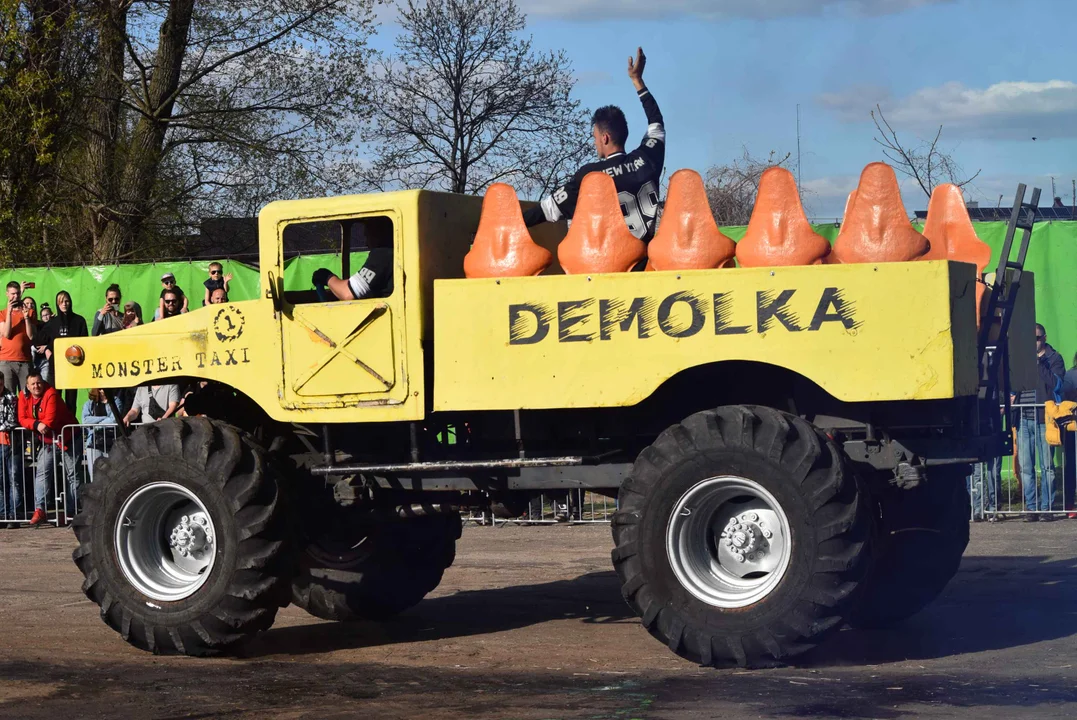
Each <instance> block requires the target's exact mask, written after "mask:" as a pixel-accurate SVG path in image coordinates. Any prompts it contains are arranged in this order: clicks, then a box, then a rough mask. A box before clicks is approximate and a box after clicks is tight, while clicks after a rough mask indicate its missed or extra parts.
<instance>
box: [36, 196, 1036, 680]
mask: <svg viewBox="0 0 1077 720" xmlns="http://www.w3.org/2000/svg"><path fill="white" fill-rule="evenodd" d="M1019 192H1020V193H1021V195H1019V197H1018V200H1017V203H1016V204H1015V211H1014V216H1013V220H1012V221H1011V227H1010V232H1009V234H1008V235H1007V238H1008V239H1007V249H1006V253H1005V254H1004V256H1003V260H1002V263H1001V264H1000V272H999V273H998V277H999V278H1001V280H1000V282H998V283H996V284H995V286H994V288H993V291H992V292H989V293H988V296H987V297H986V298H985V300H984V302H985V303H989V305H988V307H989V309H988V313H987V314H986V315H985V317H987V318H990V320H989V321H986V322H984V323H983V325H984V330H983V331H982V332H980V333H978V331H977V325H978V323H977V310H976V301H975V295H976V293H975V287H976V283H977V281H978V278H977V277H976V271H975V268H974V267H973V266H971V265H967V264H963V263H955V262H948V261H934V262H909V263H883V264H861V265H816V266H805V267H776V268H755V269H750V268H739V269H726V270H691V271H689V270H685V271H676V272H674V271H670V272H647V273H616V274H596V275H544V276H537V277H515V278H502V279H465V278H464V277H463V269H462V268H463V258H464V255H465V254H466V253H467V252H468V248H469V245H470V243H471V239H472V237H473V236H474V233H475V230H476V227H477V225H478V219H479V214H480V209H481V202H482V201H481V198H476V197H466V196H460V195H450V194H442V193H435V192H426V191H407V192H396V193H388V194H372V195H359V196H351V197H336V198H328V199H313V200H297V201H286V202H276V203H273V204H270V205H269V206H267V207H266V208H264V209H263V211H262V212H261V214H260V216H259V235H260V258H259V268H260V274H261V295H260V296H259V297H258V299H254V300H248V301H243V302H231V303H227V304H224V305H211V306H208V307H204V308H200V309H197V310H194V311H192V312H190V313H189V314H186V315H181V316H179V317H175V318H170V319H168V320H165V321H161V322H155V323H152V324H149V325H144V326H141V327H138V328H135V329H133V330H127V331H124V332H120V333H115V334H111V335H108V336H106V337H97V338H76V339H58V340H57V347H56V352H57V354H58V356H60V357H64V358H66V360H65V361H60V362H59V367H58V372H57V377H58V385H59V386H61V387H65V388H91V387H104V388H108V389H110V390H112V391H116V390H118V389H122V388H132V387H135V386H139V385H147V384H151V385H152V384H159V383H179V382H184V383H191V382H195V381H199V380H203V381H209V384H208V385H205V386H204V387H201V386H200V385H197V384H196V387H198V388H199V391H198V392H197V393H196V395H195V396H193V398H192V399H191V400H190V401H189V402H188V409H189V410H190V411H191V413H192V415H196V414H197V415H198V416H192V417H182V418H175V419H169V420H166V421H162V422H157V423H152V424H148V425H141V426H136V427H132V428H131V429H130V430H129V431H125V432H124V433H123V434H122V435H121V437H119V438H118V439H117V442H116V443H115V446H114V447H113V449H112V451H111V453H110V454H109V456H108V457H107V458H101V459H99V460H98V461H97V465H96V466H95V473H94V475H95V482H94V483H93V484H92V485H91V486H88V487H87V488H86V489H85V491H84V495H85V507H84V508H83V511H82V512H81V513H80V514H79V515H78V516H77V518H76V519H75V522H74V525H75V532H76V534H77V537H78V540H79V547H78V549H77V550H76V551H75V562H76V564H77V565H78V567H79V569H80V570H81V571H82V572H83V574H84V575H85V578H86V581H85V584H84V589H85V591H86V594H87V595H88V596H89V597H90V598H91V599H92V600H93V601H94V602H95V603H97V604H98V605H99V606H100V609H101V616H102V618H104V620H105V621H106V622H107V623H108V624H109V625H110V626H111V627H113V628H114V629H115V630H116V631H117V632H119V633H120V634H121V635H122V637H123V638H124V639H125V640H127V641H128V642H130V643H132V644H133V645H136V646H138V647H140V648H143V649H146V650H151V651H153V652H163V653H186V654H189V655H203V654H209V653H214V652H218V651H221V650H224V649H227V648H230V647H232V646H233V645H234V644H236V643H238V642H240V641H242V640H244V639H246V638H248V637H250V636H251V635H253V634H255V633H257V632H259V631H261V630H265V629H267V628H269V627H270V625H272V623H273V620H274V616H275V614H276V611H277V608H278V607H282V606H284V605H287V604H288V603H289V602H292V603H295V604H297V605H300V606H301V607H303V608H304V609H306V610H308V611H309V612H311V613H313V614H314V615H317V616H319V617H323V618H329V619H337V620H350V619H355V618H366V619H374V620H377V619H381V618H385V617H388V616H391V615H393V614H395V613H399V612H401V611H402V610H404V609H406V608H408V607H410V606H412V605H414V604H415V603H417V602H419V601H420V600H421V599H422V597H423V596H424V595H425V594H426V593H428V592H429V591H431V590H432V589H433V588H434V587H436V586H437V584H438V582H439V581H440V579H441V576H442V572H443V571H444V570H445V568H446V567H448V566H449V565H450V564H451V563H452V561H453V558H454V554H455V542H456V540H457V538H458V537H459V536H460V528H461V522H460V515H459V511H460V510H461V509H462V508H466V507H468V506H472V505H475V504H488V503H491V502H496V503H500V504H503V505H508V506H513V505H520V504H521V503H522V504H523V507H526V503H527V501H528V498H529V497H530V496H531V495H533V494H535V493H538V492H541V491H543V490H547V491H549V490H551V489H561V490H563V489H566V488H586V489H587V490H589V491H592V492H596V493H603V494H606V495H609V496H616V497H617V498H618V511H617V513H616V515H615V516H614V519H613V536H614V539H615V544H616V547H615V549H614V550H613V563H614V566H615V568H616V570H617V573H618V575H619V576H620V579H621V582H622V588H621V590H622V593H623V595H624V597H625V599H626V600H627V601H628V603H629V604H630V605H631V606H632V608H633V609H634V610H635V611H636V612H637V613H638V614H639V616H640V617H641V619H642V622H643V624H644V625H645V626H646V627H647V629H648V630H649V631H650V632H651V633H652V634H653V635H654V636H655V637H657V638H658V639H660V640H661V641H662V642H663V643H666V644H667V645H668V646H669V648H670V649H671V650H673V651H674V652H676V653H679V654H681V655H683V656H684V657H687V658H690V659H692V660H694V661H697V662H700V663H702V664H705V665H712V664H714V665H719V664H724V663H739V664H741V665H751V664H755V663H760V662H772V661H773V660H776V659H777V660H786V659H788V658H789V657H791V656H793V655H795V654H796V653H799V652H801V651H803V650H805V649H807V648H809V647H811V646H812V645H814V644H816V643H817V642H819V641H820V640H822V639H823V638H824V636H826V635H827V634H828V633H829V632H831V631H833V630H835V629H837V628H838V627H839V626H841V625H842V624H844V623H847V622H848V623H852V624H854V625H859V626H865V625H880V624H886V623H891V622H896V621H898V620H900V619H903V618H904V617H906V616H908V615H911V614H912V613H915V612H917V611H918V610H919V609H920V608H922V607H923V606H924V605H925V604H927V603H928V602H929V601H930V600H931V599H933V598H934V597H935V596H936V595H937V594H938V593H939V592H940V591H941V590H942V588H943V586H944V585H945V584H946V583H947V582H948V581H949V579H950V578H951V577H952V576H953V575H954V573H955V572H956V570H957V566H958V562H959V560H960V557H961V554H962V552H963V550H964V548H965V545H966V543H967V541H968V518H969V504H968V496H967V493H966V490H965V476H966V474H967V473H968V471H969V464H970V463H973V462H977V461H979V460H980V459H983V458H987V457H992V456H997V455H998V454H1000V453H1002V452H1004V451H1005V450H1006V449H1007V447H1008V446H1007V442H1008V433H1007V429H1006V428H1005V427H1004V426H1003V423H1004V422H1005V420H1004V419H1000V414H999V404H1000V402H1001V403H1006V402H1007V398H1008V396H1009V393H1008V388H1007V387H1006V383H1007V382H1008V381H1009V378H1013V379H1014V386H1015V387H1021V386H1022V385H1021V383H1022V382H1028V380H1027V378H1028V377H1030V373H1031V376H1033V377H1034V375H1035V371H1034V368H1032V367H1031V365H1030V362H1027V361H1026V358H1025V354H1022V353H1015V354H1013V356H1012V357H1010V353H1009V352H1008V350H1007V347H1008V344H1007V342H1006V340H1007V338H1009V337H1013V338H1015V339H1014V341H1013V342H1014V345H1013V346H1014V347H1015V348H1025V347H1028V348H1031V347H1033V343H1032V317H1033V312H1032V299H1031V298H1032V293H1031V291H1030V290H1029V289H1028V288H1029V287H1030V281H1031V277H1030V276H1029V275H1028V274H1027V273H1026V274H1025V275H1024V278H1023V279H1022V278H1021V268H1020V263H1014V262H1011V261H1010V260H1009V241H1010V240H1011V239H1012V238H1013V237H1014V233H1015V230H1017V229H1020V230H1022V232H1023V236H1022V237H1023V240H1022V242H1021V245H1020V247H1021V253H1020V259H1021V260H1022V261H1023V257H1024V249H1025V248H1026V247H1027V239H1028V232H1027V230H1026V229H1025V228H1028V227H1030V226H1031V223H1032V221H1033V220H1034V204H1033V205H1029V204H1024V203H1023V202H1022V198H1023V187H1022V188H1021V189H1020V191H1019ZM375 219H376V221H377V222H379V223H382V225H383V226H384V223H385V222H386V220H388V221H389V222H391V224H392V244H393V268H392V272H393V283H392V287H393V289H392V292H391V294H389V296H388V297H384V298H372V299H362V300H354V301H333V302H326V301H324V300H323V299H322V298H321V297H320V296H319V295H318V294H317V293H316V291H314V290H300V291H295V290H286V289H285V288H286V287H289V288H291V287H305V286H307V285H308V283H309V281H308V280H307V279H306V278H295V279H293V278H291V277H289V265H288V264H286V263H285V261H284V258H285V251H286V250H287V249H288V247H289V245H290V243H298V242H302V241H303V239H304V238H306V239H308V240H309V239H310V238H326V237H329V238H334V239H335V240H334V241H335V242H338V243H340V246H341V258H342V267H341V268H339V269H340V271H341V277H347V276H348V275H349V270H350V268H349V265H350V259H351V252H352V251H354V250H361V249H362V247H363V238H364V237H365V232H366V230H367V229H368V228H369V227H370V223H371V222H373V221H375ZM564 229H565V228H564V225H560V226H558V225H547V226H545V229H544V230H543V231H541V232H538V233H536V239H537V240H538V241H539V242H540V243H542V244H545V245H547V246H552V245H553V244H554V243H556V242H557V240H558V239H559V237H560V236H561V235H563V233H564ZM308 272H309V271H308ZM1019 284H1020V285H1021V286H1023V287H1025V288H1026V289H1025V291H1024V292H1022V293H1021V294H1020V296H1019V297H1020V300H1021V302H1017V295H1016V291H1017V287H1018V286H1019ZM1011 320H1012V322H1011ZM1000 327H1001V329H1002V332H1001V334H1000V333H999V328H1000ZM1004 361H1006V362H1007V363H1008V365H1009V368H1008V372H1007V373H1003V372H1001V367H1002V365H1003V364H1004ZM1033 381H1034V380H1033ZM476 491H480V492H476ZM485 611H486V612H497V608H488V609H486V610H485Z"/></svg>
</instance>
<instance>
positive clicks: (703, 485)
mask: <svg viewBox="0 0 1077 720" xmlns="http://www.w3.org/2000/svg"><path fill="white" fill-rule="evenodd" d="M619 505H620V507H619V510H618V511H617V513H616V515H615V516H614V520H613V536H614V543H615V548H614V550H613V562H614V566H615V568H616V570H617V574H618V576H619V577H620V580H621V583H622V588H621V592H622V594H623V595H624V597H625V599H626V600H627V601H628V603H629V605H630V606H631V607H632V608H633V610H635V611H636V613H637V614H638V615H639V616H640V618H641V620H642V623H643V625H644V626H645V627H646V628H647V630H648V631H649V632H650V633H651V634H652V635H654V636H655V637H656V638H658V639H659V640H661V641H662V642H663V643H665V644H666V645H668V646H669V648H670V649H671V650H673V651H674V652H676V653H678V654H679V655H681V656H683V657H686V658H688V659H690V660H693V661H695V662H698V663H700V664H703V665H723V664H729V663H735V664H737V665H740V666H756V665H767V664H773V663H774V662H775V661H779V660H785V659H787V658H789V657H792V656H794V655H796V654H798V653H801V652H804V651H805V650H808V649H809V648H811V647H812V646H813V645H814V644H815V643H817V642H819V641H820V640H821V639H822V638H823V637H825V636H826V635H827V634H828V633H829V632H832V631H834V630H836V629H837V628H838V627H839V626H840V625H841V623H842V621H843V619H844V617H845V615H846V613H847V612H848V610H849V607H850V601H851V599H852V598H854V596H855V592H856V590H857V588H858V586H859V584H860V582H861V581H862V579H863V577H864V575H865V573H866V570H867V566H868V562H869V559H870V544H869V538H870V532H869V527H870V522H871V518H870V515H869V513H868V505H867V503H866V502H864V499H863V497H862V493H861V491H860V488H859V487H858V484H857V481H856V478H855V477H854V476H853V475H852V474H851V473H850V472H848V471H847V470H846V467H845V463H844V461H843V455H842V454H841V451H840V450H839V449H838V448H837V447H836V446H835V445H834V443H833V442H831V441H830V440H828V439H827V437H826V436H825V435H823V434H822V433H821V432H820V431H819V430H817V429H816V428H814V427H813V426H812V425H810V424H809V423H807V422H806V421H804V420H801V419H799V418H797V417H794V416H791V415H788V414H786V413H782V412H778V411H776V410H771V409H769V408H763V407H749V406H730V407H722V408H719V409H717V410H712V411H706V412H701V413H696V414H695V415H692V416H690V417H689V418H687V419H686V420H684V421H683V422H682V423H680V424H678V425H674V426H672V427H671V428H669V429H667V430H666V431H664V432H663V433H662V434H661V435H659V437H658V438H657V440H655V442H654V444H653V445H651V446H650V447H648V448H646V449H645V450H644V451H643V452H642V453H640V456H639V458H638V459H637V460H636V463H635V466H634V468H633V471H632V475H631V476H630V477H629V478H628V479H627V480H626V482H625V483H624V485H622V487H621V491H620V503H619Z"/></svg>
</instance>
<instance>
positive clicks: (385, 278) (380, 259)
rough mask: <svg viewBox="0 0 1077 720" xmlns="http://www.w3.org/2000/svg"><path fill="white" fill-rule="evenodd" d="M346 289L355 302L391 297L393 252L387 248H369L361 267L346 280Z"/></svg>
mask: <svg viewBox="0 0 1077 720" xmlns="http://www.w3.org/2000/svg"><path fill="white" fill-rule="evenodd" d="M348 287H349V288H350V289H351V291H352V295H354V296H355V299H356V300H360V299H362V298H369V297H389V296H390V295H392V294H393V251H392V250H390V249H389V248H371V250H370V253H369V254H368V255H367V258H366V262H365V263H363V267H361V268H359V271H358V272H356V273H355V274H354V275H352V276H351V277H350V278H348Z"/></svg>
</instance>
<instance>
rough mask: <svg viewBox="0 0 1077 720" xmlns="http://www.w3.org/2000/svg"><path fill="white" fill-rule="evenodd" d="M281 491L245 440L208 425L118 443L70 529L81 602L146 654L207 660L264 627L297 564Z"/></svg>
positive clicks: (179, 422) (166, 429) (157, 428)
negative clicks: (88, 603)
mask: <svg viewBox="0 0 1077 720" xmlns="http://www.w3.org/2000/svg"><path fill="white" fill-rule="evenodd" d="M281 483H282V479H281V478H280V477H279V476H278V474H277V473H276V471H275V470H274V466H272V465H271V464H270V463H269V462H268V461H267V459H266V457H265V453H264V452H263V450H262V449H261V448H260V447H259V446H258V445H256V444H255V443H254V442H253V441H252V440H251V439H250V438H249V437H248V436H246V435H245V434H244V433H242V432H241V431H239V430H237V429H236V428H234V427H232V426H230V425H224V424H222V423H218V422H215V421H211V420H208V419H206V418H172V419H168V420H163V421H160V422H156V423H153V424H148V425H142V426H139V427H138V428H136V429H135V430H134V431H133V432H132V433H131V435H130V437H129V438H124V437H122V436H121V437H118V438H117V439H116V442H115V444H114V445H113V447H112V450H111V452H110V453H109V456H108V457H107V458H101V459H99V460H98V461H97V463H96V465H95V466H94V482H93V483H92V484H91V485H87V486H85V493H84V497H85V504H84V506H83V511H82V512H81V513H80V514H79V515H78V516H77V517H76V518H75V519H74V523H73V525H74V530H75V536H76V537H77V538H78V542H79V546H78V548H77V549H76V550H75V552H74V560H75V564H76V565H78V567H79V570H81V571H82V574H83V575H84V576H85V578H86V579H85V582H84V583H83V585H82V589H83V591H84V592H85V593H86V596H87V597H88V598H90V599H91V600H93V601H94V602H95V603H96V604H97V605H98V606H100V608H101V617H102V619H104V621H105V622H106V623H108V625H109V626H110V627H112V628H113V629H114V630H116V632H118V633H119V634H120V635H121V636H122V637H123V639H124V640H126V641H127V642H129V643H131V644H132V645H134V646H136V647H138V648H141V649H143V650H149V651H151V652H154V653H168V654H170V653H182V654H186V655H211V654H215V653H219V652H221V651H223V650H226V649H228V648H230V647H232V646H234V645H236V644H237V643H239V642H240V641H242V640H245V639H247V638H249V637H251V636H252V635H254V634H255V633H258V632H259V631H262V630H265V629H267V628H269V627H270V626H271V625H272V624H273V619H274V617H275V616H276V613H277V608H278V607H280V606H282V605H286V604H287V602H288V589H289V583H290V580H291V575H292V572H293V570H294V564H295V557H294V555H293V554H292V553H291V552H290V544H289V532H288V529H287V527H286V523H285V522H284V520H285V518H284V510H285V505H286V503H285V502H283V489H282V487H281ZM184 551H186V553H187V554H186V555H184V554H183V553H184Z"/></svg>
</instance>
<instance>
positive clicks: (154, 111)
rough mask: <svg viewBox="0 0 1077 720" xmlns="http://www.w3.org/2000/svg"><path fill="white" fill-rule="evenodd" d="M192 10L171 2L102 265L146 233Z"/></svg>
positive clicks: (187, 0)
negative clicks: (144, 226)
mask: <svg viewBox="0 0 1077 720" xmlns="http://www.w3.org/2000/svg"><path fill="white" fill-rule="evenodd" d="M193 10H194V0H172V2H171V3H170V4H169V7H168V14H167V15H166V16H165V20H164V22H163V23H162V24H161V30H160V41H159V43H158V45H157V56H156V58H155V61H154V63H153V66H154V70H153V76H152V78H151V79H150V83H149V91H148V93H147V97H145V98H143V103H144V108H143V114H142V115H141V117H139V119H138V122H137V123H136V124H135V129H134V132H133V133H132V135H131V142H130V145H129V147H128V150H127V161H126V163H125V164H124V168H123V175H122V177H121V178H120V183H119V187H118V188H117V198H118V201H117V203H116V206H115V207H116V212H115V217H114V218H113V220H112V221H111V222H109V223H108V225H107V226H106V228H105V232H104V234H103V235H102V237H101V249H102V251H103V252H104V253H105V254H106V255H105V256H104V257H102V259H103V260H112V259H118V258H119V257H121V256H122V255H123V254H124V253H126V252H128V251H129V250H131V249H132V248H134V247H135V243H136V241H137V240H138V238H139V236H140V235H141V233H142V229H143V225H144V223H145V221H146V217H147V215H148V213H149V207H150V200H151V198H152V197H153V190H154V187H155V186H156V183H157V171H158V168H159V167H160V163H161V154H162V151H163V148H164V141H165V133H166V132H167V130H168V122H169V119H170V118H171V117H172V109H173V107H174V106H175V95H176V89H177V88H178V87H179V81H180V71H181V70H182V67H183V59H184V56H185V55H186V52H187V39H188V32H189V30H190V27H191V14H192V11H193Z"/></svg>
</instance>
